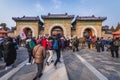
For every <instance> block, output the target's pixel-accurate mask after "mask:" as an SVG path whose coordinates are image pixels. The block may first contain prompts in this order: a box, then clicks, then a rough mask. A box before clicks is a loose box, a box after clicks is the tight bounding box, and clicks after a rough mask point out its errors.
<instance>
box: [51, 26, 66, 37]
mask: <svg viewBox="0 0 120 80" xmlns="http://www.w3.org/2000/svg"><path fill="white" fill-rule="evenodd" d="M56 34H60V35H64V32H63V29H62V28H61V27H60V26H55V27H53V29H52V30H51V35H56Z"/></svg>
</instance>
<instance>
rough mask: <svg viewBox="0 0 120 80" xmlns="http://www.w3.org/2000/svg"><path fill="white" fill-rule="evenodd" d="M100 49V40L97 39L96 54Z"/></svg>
mask: <svg viewBox="0 0 120 80" xmlns="http://www.w3.org/2000/svg"><path fill="white" fill-rule="evenodd" d="M100 47H101V40H100V39H99V38H97V41H96V49H97V52H100Z"/></svg>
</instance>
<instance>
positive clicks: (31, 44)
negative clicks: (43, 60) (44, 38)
mask: <svg viewBox="0 0 120 80" xmlns="http://www.w3.org/2000/svg"><path fill="white" fill-rule="evenodd" d="M35 45H36V44H35V42H34V41H33V40H31V41H30V42H29V46H30V48H31V49H33V48H34V47H35Z"/></svg>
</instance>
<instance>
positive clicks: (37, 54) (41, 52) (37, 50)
mask: <svg viewBox="0 0 120 80" xmlns="http://www.w3.org/2000/svg"><path fill="white" fill-rule="evenodd" d="M33 56H34V58H35V63H42V62H44V59H45V56H46V53H45V48H44V47H43V46H41V45H40V44H38V45H36V46H35V47H34V49H33Z"/></svg>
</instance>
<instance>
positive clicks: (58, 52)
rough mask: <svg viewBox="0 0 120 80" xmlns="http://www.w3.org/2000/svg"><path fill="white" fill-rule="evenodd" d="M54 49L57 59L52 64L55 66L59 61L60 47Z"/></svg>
mask: <svg viewBox="0 0 120 80" xmlns="http://www.w3.org/2000/svg"><path fill="white" fill-rule="evenodd" d="M55 51H56V55H57V59H56V61H55V63H54V65H55V66H56V65H57V63H58V62H60V49H58V50H55Z"/></svg>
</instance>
